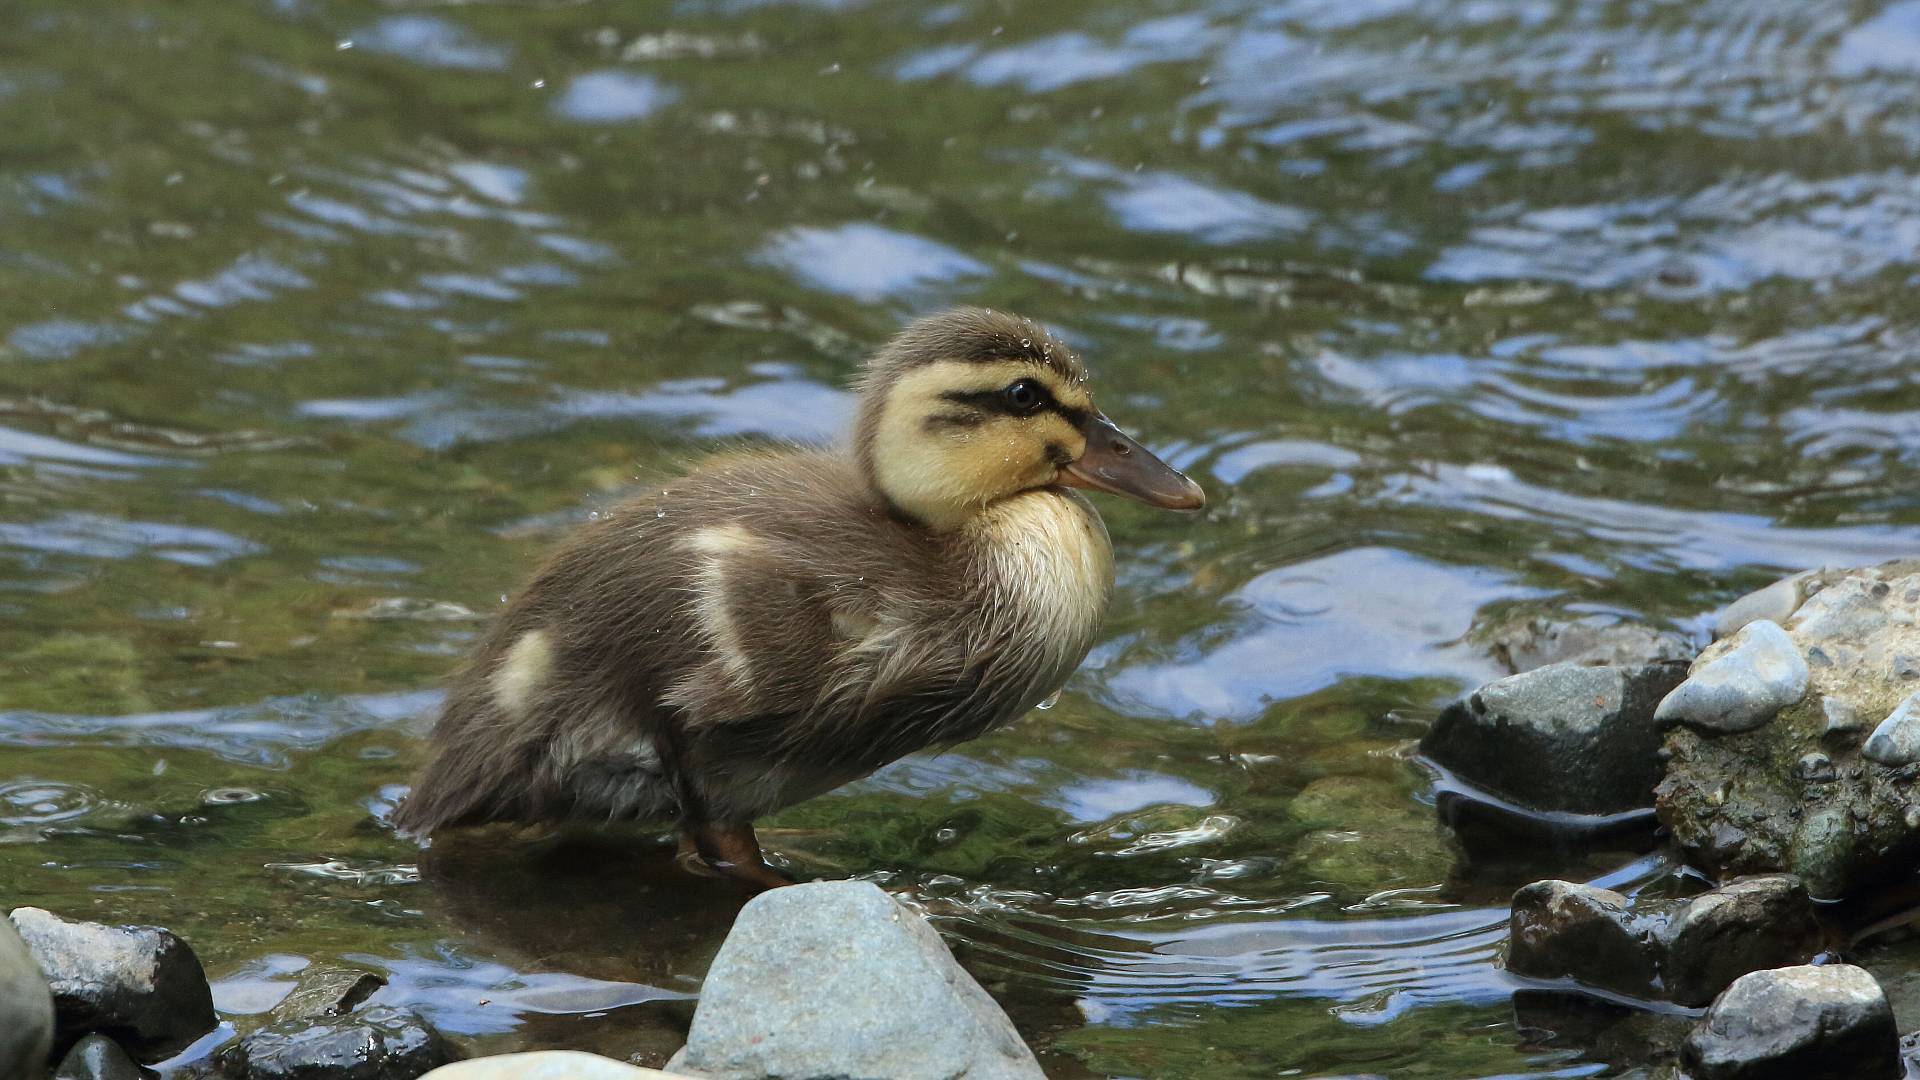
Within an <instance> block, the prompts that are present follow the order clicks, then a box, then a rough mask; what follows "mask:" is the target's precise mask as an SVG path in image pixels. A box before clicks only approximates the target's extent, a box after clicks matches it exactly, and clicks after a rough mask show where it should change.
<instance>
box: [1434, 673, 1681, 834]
mask: <svg viewBox="0 0 1920 1080" xmlns="http://www.w3.org/2000/svg"><path fill="white" fill-rule="evenodd" d="M1685 676H1686V667H1685V665H1682V664H1646V665H1636V666H1633V667H1615V666H1613V665H1601V666H1589V665H1582V664H1553V665H1550V666H1548V667H1543V668H1539V669H1537V670H1534V671H1528V672H1523V673H1522V674H1519V675H1509V676H1508V677H1506V678H1504V679H1500V680H1498V681H1496V682H1491V683H1488V684H1487V685H1485V686H1483V687H1481V688H1480V689H1479V690H1476V691H1474V692H1473V693H1472V694H1469V695H1467V697H1466V699H1465V700H1463V701H1459V702H1456V703H1454V704H1453V705H1451V706H1449V707H1448V708H1447V709H1446V710H1445V711H1444V712H1442V713H1441V714H1440V718H1439V719H1438V720H1436V721H1434V724H1433V727H1431V728H1430V729H1428V731H1427V733H1426V735H1425V736H1424V737H1422V738H1421V740H1420V752H1421V753H1422V754H1424V755H1426V757H1427V758H1428V759H1429V760H1431V761H1433V762H1434V763H1435V764H1438V765H1441V766H1444V767H1445V768H1447V769H1449V770H1451V771H1452V772H1453V773H1454V774H1455V775H1457V776H1458V777H1459V778H1460V779H1462V780H1464V781H1466V782H1467V783H1469V784H1472V785H1474V786H1476V787H1480V788H1484V789H1486V790H1488V791H1490V792H1493V793H1494V794H1496V795H1499V796H1501V797H1503V798H1506V799H1509V800H1511V801H1513V802H1517V803H1520V804H1522V805H1524V806H1528V807H1531V808H1533V809H1535V810H1555V811H1565V812H1568V813H1576V814H1614V813H1620V812H1623V811H1627V810H1637V809H1644V808H1646V807H1649V806H1652V805H1653V786H1654V785H1655V784H1657V783H1659V781H1660V772H1661V765H1660V759H1659V750H1660V737H1661V729H1660V727H1659V725H1657V724H1655V723H1654V720H1653V711H1654V707H1655V706H1656V705H1658V704H1659V702H1660V699H1661V698H1662V697H1665V696H1666V694H1667V693H1668V691H1670V690H1672V689H1673V688H1674V686H1676V685H1677V684H1678V683H1679V682H1680V680H1681V679H1682V678H1684V677H1685Z"/></svg>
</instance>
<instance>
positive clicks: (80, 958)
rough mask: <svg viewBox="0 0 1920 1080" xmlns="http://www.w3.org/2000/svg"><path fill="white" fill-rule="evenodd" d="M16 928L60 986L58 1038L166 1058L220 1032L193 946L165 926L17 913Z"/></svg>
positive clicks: (43, 970) (56, 998)
mask: <svg viewBox="0 0 1920 1080" xmlns="http://www.w3.org/2000/svg"><path fill="white" fill-rule="evenodd" d="M11 918H12V920H13V925H14V927H15V928H16V929H17V930H19V931H20V937H21V938H22V939H23V940H24V941H25V942H26V944H27V948H28V949H29V950H31V951H32V952H33V958H34V960H35V961H36V962H37V963H38V964H39V965H40V971H41V973H42V974H44V975H45V976H46V979H47V984H48V985H49V986H50V987H52V989H53V1006H54V1020H55V1028H56V1039H57V1040H58V1041H59V1042H61V1043H65V1042H69V1041H72V1040H75V1039H78V1038H79V1037H80V1036H82V1035H85V1034H87V1033H89V1032H96V1031H97V1032H100V1033H101V1034H104V1035H108V1036H110V1037H112V1038H113V1040H114V1041H115V1042H118V1043H119V1044H120V1045H121V1046H122V1047H125V1048H126V1050H127V1052H128V1053H130V1054H132V1055H133V1056H134V1058H135V1059H136V1060H140V1061H159V1060H161V1059H162V1058H167V1057H171V1056H172V1055H174V1054H177V1053H179V1052H180V1051H182V1050H184V1049H186V1048H187V1047H188V1046H189V1045H191V1044H192V1043H193V1041H194V1040H195V1039H198V1038H199V1037H200V1036H202V1035H205V1034H206V1033H207V1032H209V1031H212V1030H213V1028H214V1025H215V1024H216V1023H217V1022H218V1020H217V1018H216V1017H215V1016H214V1012H213V991H212V990H211V989H210V988H209V987H208V986H207V975H206V972H205V971H203V970H201V967H200V958H199V957H197V956H195V955H194V954H193V949H192V948H191V947H189V946H188V945H187V943H186V942H184V941H182V940H180V939H179V938H178V937H176V936H174V935H173V934H172V933H169V932H168V931H166V930H162V929H160V928H159V927H157V926H102V925H100V924H98V923H86V922H70V921H68V920H66V919H62V918H60V917H59V916H58V915H54V914H51V913H49V912H46V911H42V910H40V909H39V908H30V907H23V908H16V909H14V911H13V914H12V916H11Z"/></svg>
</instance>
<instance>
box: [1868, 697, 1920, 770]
mask: <svg viewBox="0 0 1920 1080" xmlns="http://www.w3.org/2000/svg"><path fill="white" fill-rule="evenodd" d="M1860 753H1861V756H1863V757H1865V758H1866V759H1867V760H1869V761H1877V762H1879V763H1880V764H1882V765H1889V766H1896V767H1897V766H1900V765H1911V764H1913V763H1914V762H1916V761H1920V693H1914V694H1909V695H1907V697H1906V698H1905V699H1904V700H1902V701H1901V702H1900V704H1899V705H1898V706H1896V707H1895V708H1894V710H1893V712H1891V713H1889V714H1888V715H1887V718H1886V719H1885V720H1882V721H1880V725H1879V726H1878V727H1876V728H1874V729H1873V734H1871V735H1869V736H1867V743H1866V745H1865V746H1862V747H1861V748H1860Z"/></svg>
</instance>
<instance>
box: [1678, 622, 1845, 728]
mask: <svg viewBox="0 0 1920 1080" xmlns="http://www.w3.org/2000/svg"><path fill="white" fill-rule="evenodd" d="M1716 648H1717V646H1716ZM1808 677H1809V672H1808V670H1807V660H1806V657H1804V656H1801V655H1800V649H1799V647H1798V646H1797V645H1795V644H1794V642H1793V638H1791V637H1789V636H1788V635H1787V632H1786V631H1785V630H1783V629H1781V627H1780V624H1779V623H1776V622H1771V621H1768V620H1766V619H1758V620H1755V621H1753V622H1750V623H1748V624H1747V625H1746V626H1744V627H1742V628H1741V629H1740V632H1739V633H1738V634H1735V635H1734V636H1733V639H1732V642H1731V644H1730V645H1729V646H1728V647H1727V648H1726V649H1725V650H1724V651H1721V652H1718V653H1717V654H1716V652H1715V651H1714V650H1713V649H1709V650H1708V651H1707V652H1704V653H1701V654H1700V659H1699V660H1698V661H1696V662H1695V663H1694V666H1693V672H1692V673H1691V674H1689V675H1688V676H1687V680H1686V681H1685V682H1683V683H1681V684H1680V685H1679V686H1678V687H1676V688H1675V689H1674V691H1673V693H1671V694H1668V695H1667V697H1666V700H1664V701H1662V702H1660V708H1659V710H1658V711H1656V712H1655V713H1654V719H1655V720H1658V721H1659V722H1661V723H1663V724H1667V723H1685V724H1692V725H1693V726H1694V727H1697V728H1704V729H1706V730H1708V731H1752V730H1753V729H1754V728H1757V727H1759V726H1760V725H1762V724H1765V723H1767V722H1768V721H1770V720H1772V719H1773V718H1774V717H1776V716H1778V715H1780V710H1781V709H1784V708H1786V707H1787V706H1789V705H1792V704H1794V703H1796V702H1798V701H1799V700H1800V699H1801V698H1803V697H1805V696H1806V694H1807V680H1808Z"/></svg>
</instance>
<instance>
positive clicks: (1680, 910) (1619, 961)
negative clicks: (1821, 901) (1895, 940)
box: [1507, 874, 1821, 1007]
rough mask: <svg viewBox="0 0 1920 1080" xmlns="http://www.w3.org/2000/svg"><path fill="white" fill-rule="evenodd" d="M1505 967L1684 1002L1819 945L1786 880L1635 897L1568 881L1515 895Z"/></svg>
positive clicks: (1802, 893)
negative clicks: (1679, 895)
mask: <svg viewBox="0 0 1920 1080" xmlns="http://www.w3.org/2000/svg"><path fill="white" fill-rule="evenodd" d="M1508 930H1509V934H1508V941H1507V968H1508V970H1510V971H1512V972H1514V973H1515V974H1517V975H1526V976H1530V977H1533V978H1539V979H1562V978H1565V979H1572V980H1574V981H1576V982H1579V983H1582V984H1584V985H1586V986H1591V987H1594V988H1597V989H1601V990H1610V991H1612V992H1614V993H1618V994H1624V995H1626V996H1628V997H1634V998H1641V999H1646V1000H1655V999H1659V1000H1666V1001H1672V1002H1675V1003H1676V1004H1680V1005H1686V1006H1689V1007H1698V1006H1702V1005H1706V1004H1707V1003H1708V1002H1711V1001H1712V1000H1713V998H1714V995H1715V994H1718V993H1719V992H1720V991H1721V990H1723V989H1725V988H1726V987H1727V985H1728V984H1729V983H1731V982H1733V981H1734V980H1735V979H1737V978H1738V977H1740V976H1741V975H1744V974H1746V973H1747V972H1750V971H1758V970H1761V969H1764V968H1771V967H1780V966H1783V965H1789V964H1801V963H1805V962H1806V961H1808V960H1811V959H1813V958H1814V957H1815V956H1818V955H1819V954H1820V951H1821V934H1820V927H1819V924H1818V923H1817V922H1816V921H1815V919H1814V914H1813V901H1812V899H1811V898H1810V897H1809V896H1808V895H1807V891H1806V889H1805V888H1804V887H1802V886H1801V884H1800V882H1799V881H1798V880H1797V879H1795V878H1792V877H1789V876H1786V875H1784V874H1781V875H1771V876H1767V877H1755V878H1745V879H1742V880H1739V881H1733V882H1729V883H1727V884H1726V885H1723V886H1721V887H1720V888H1717V889H1713V890H1710V891H1708V892H1705V893H1702V894H1700V895H1699V896H1695V897H1692V898H1689V899H1685V900H1651V901H1634V900H1629V899H1628V898H1627V897H1625V896H1622V895H1621V894H1619V893H1617V892H1612V891H1610V890H1607V889H1600V888H1596V887H1594V886H1592V885H1581V884H1577V883H1575V882H1570V881H1536V882H1534V883H1533V884H1531V885H1528V886H1526V887H1525V888H1523V889H1521V890H1520V891H1519V892H1517V893H1515V894H1514V896H1513V912H1512V915H1511V917H1510V921H1509V927H1508Z"/></svg>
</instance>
